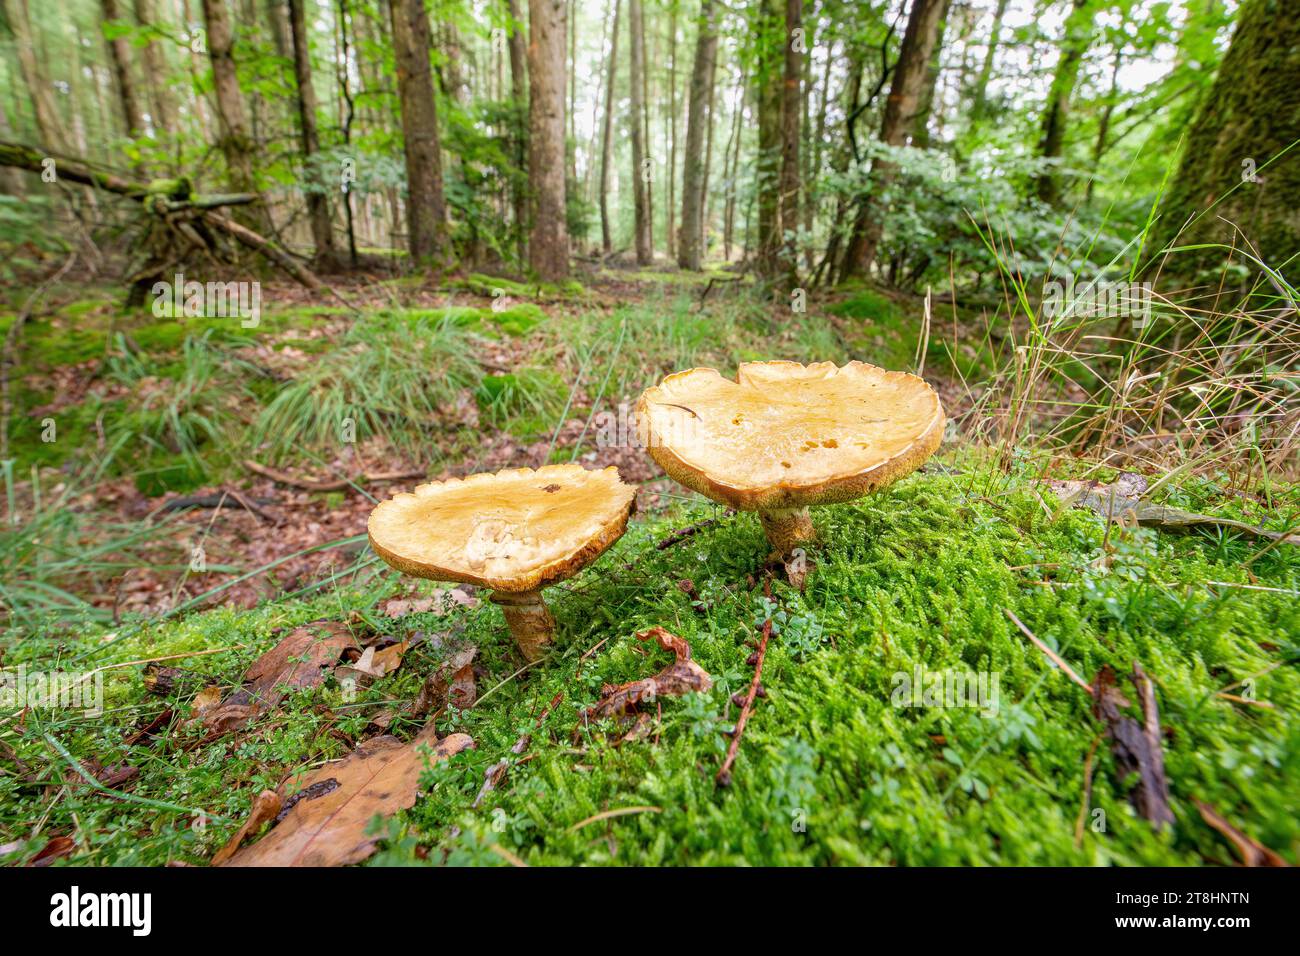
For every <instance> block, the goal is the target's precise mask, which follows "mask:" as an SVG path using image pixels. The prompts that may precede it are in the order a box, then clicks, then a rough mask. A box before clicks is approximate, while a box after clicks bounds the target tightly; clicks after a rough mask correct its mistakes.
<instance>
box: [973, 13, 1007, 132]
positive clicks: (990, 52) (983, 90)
mask: <svg viewBox="0 0 1300 956" xmlns="http://www.w3.org/2000/svg"><path fill="white" fill-rule="evenodd" d="M1009 2H1010V0H998V5H997V9H996V10H994V11H993V24H992V26H990V27H989V40H988V45H987V46H986V47H985V48H984V65H983V66H981V67H980V72H979V79H978V80H976V81H975V90H974V93H973V94H972V97H971V100H972V103H971V118H972V119H973V120H975V121H977V122H978V121H979V120H981V119H983V118H984V114H985V111H986V110H987V109H988V89H989V78H990V77H992V76H993V58H994V57H995V56H996V55H997V52H998V41H999V39H1000V38H1001V35H1002V18H1003V17H1004V16H1006V13H1007V4H1008V3H1009Z"/></svg>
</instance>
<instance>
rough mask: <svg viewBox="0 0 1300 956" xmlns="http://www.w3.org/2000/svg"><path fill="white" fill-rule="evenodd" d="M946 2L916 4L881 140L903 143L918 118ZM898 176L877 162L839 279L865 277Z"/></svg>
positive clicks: (894, 167)
mask: <svg viewBox="0 0 1300 956" xmlns="http://www.w3.org/2000/svg"><path fill="white" fill-rule="evenodd" d="M944 5H945V0H913V2H912V11H911V14H910V15H909V16H908V18H907V31H906V32H905V33H904V34H903V45H902V47H901V48H900V49H899V52H898V64H897V65H896V66H895V67H894V75H893V78H892V79H891V81H890V86H889V99H888V100H887V101H886V102H885V116H884V119H883V121H882V122H881V126H880V140H881V142H883V143H885V144H887V145H889V146H902V145H904V144H905V143H906V141H907V134H908V131H909V130H911V129H912V126H913V123H914V122H915V118H916V111H917V109H918V107H919V103H920V96H921V90H922V88H923V87H924V85H925V76H926V72H927V70H928V69H929V63H930V54H931V52H932V51H933V49H934V44H935V41H936V39H937V37H938V35H939V19H940V16H941V15H942V13H943V8H944ZM897 176H898V166H897V165H896V164H895V163H893V162H892V161H890V160H888V159H880V160H878V161H877V162H876V164H875V166H874V167H873V168H872V170H871V179H870V182H871V191H870V193H869V194H868V195H867V197H866V198H865V199H864V200H863V202H862V203H861V205H860V207H859V212H858V216H857V219H856V220H855V222H854V227H853V235H852V238H851V239H850V240H849V245H848V248H847V249H846V250H845V254H844V267H843V268H842V269H841V270H840V279H841V281H843V280H844V279H847V278H849V277H851V276H854V275H865V274H866V272H867V270H868V269H870V268H871V264H872V263H873V262H874V261H875V259H876V250H877V248H878V247H879V245H880V238H881V235H882V234H883V232H884V225H885V224H884V215H885V212H886V207H885V203H884V202H882V201H881V197H882V196H883V195H884V194H886V193H888V191H889V189H890V187H891V186H892V185H893V183H894V180H895V179H896V178H897Z"/></svg>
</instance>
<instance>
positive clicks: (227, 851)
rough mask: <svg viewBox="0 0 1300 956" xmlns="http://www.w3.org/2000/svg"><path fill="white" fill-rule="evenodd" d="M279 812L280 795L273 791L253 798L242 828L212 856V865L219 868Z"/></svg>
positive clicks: (264, 791)
mask: <svg viewBox="0 0 1300 956" xmlns="http://www.w3.org/2000/svg"><path fill="white" fill-rule="evenodd" d="M279 812H280V795H279V794H278V793H276V792H275V791H274V790H263V791H262V792H261V793H259V794H258V795H257V796H256V797H254V798H253V808H252V809H251V810H250V811H249V813H248V819H247V820H245V821H244V824H243V826H241V827H240V828H239V829H238V830H236V831H235V834H234V836H232V837H231V838H230V839H229V840H228V841H227V842H226V845H225V846H223V847H222V848H221V849H220V850H218V851H217V852H216V853H214V854H213V856H212V865H213V866H221V864H223V863H225V862H226V861H227V860H229V859H230V858H231V857H232V856H234V855H235V851H236V850H238V849H239V845H240V844H241V843H243V842H244V840H245V839H246V838H247V837H248V836H249V835H250V834H253V833H256V832H257V830H258V828H259V827H260V826H261V825H262V824H263V823H267V822H269V821H270V820H273V819H274V818H275V815H276V814H277V813H279Z"/></svg>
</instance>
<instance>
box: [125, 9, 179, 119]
mask: <svg viewBox="0 0 1300 956" xmlns="http://www.w3.org/2000/svg"><path fill="white" fill-rule="evenodd" d="M135 19H136V21H137V22H138V23H139V24H140V26H142V27H152V28H154V29H158V30H160V32H161V26H160V24H159V23H158V15H157V13H156V12H155V9H154V2H153V0H135ZM140 56H141V58H142V59H143V60H144V69H145V73H146V75H147V77H148V87H149V100H150V102H151V103H152V104H153V128H154V131H155V132H156V133H159V134H161V135H160V136H159V138H160V139H170V140H175V139H176V137H177V136H178V135H179V134H180V130H179V129H178V128H177V125H176V105H175V103H173V102H172V91H171V85H170V82H169V78H168V75H167V73H168V71H167V58H166V56H165V54H164V52H163V46H162V44H161V43H159V42H158V41H157V40H156V39H154V38H153V37H148V38H147V39H146V40H145V43H144V46H142V47H141V48H140Z"/></svg>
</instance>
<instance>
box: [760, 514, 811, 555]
mask: <svg viewBox="0 0 1300 956" xmlns="http://www.w3.org/2000/svg"><path fill="white" fill-rule="evenodd" d="M758 520H759V521H761V522H762V523H763V530H764V531H766V532H767V540H768V541H769V542H770V543H771V545H772V547H773V548H774V549H775V550H776V553H777V554H779V555H781V556H782V557H785V556H787V555H789V554H790V552H792V551H794V550H795V548H797V547H799V546H800V545H802V544H811V543H812V542H813V541H815V540H817V532H816V531H814V530H813V523H812V515H810V514H809V513H808V509H807V508H771V509H768V510H766V511H759V513H758Z"/></svg>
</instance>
